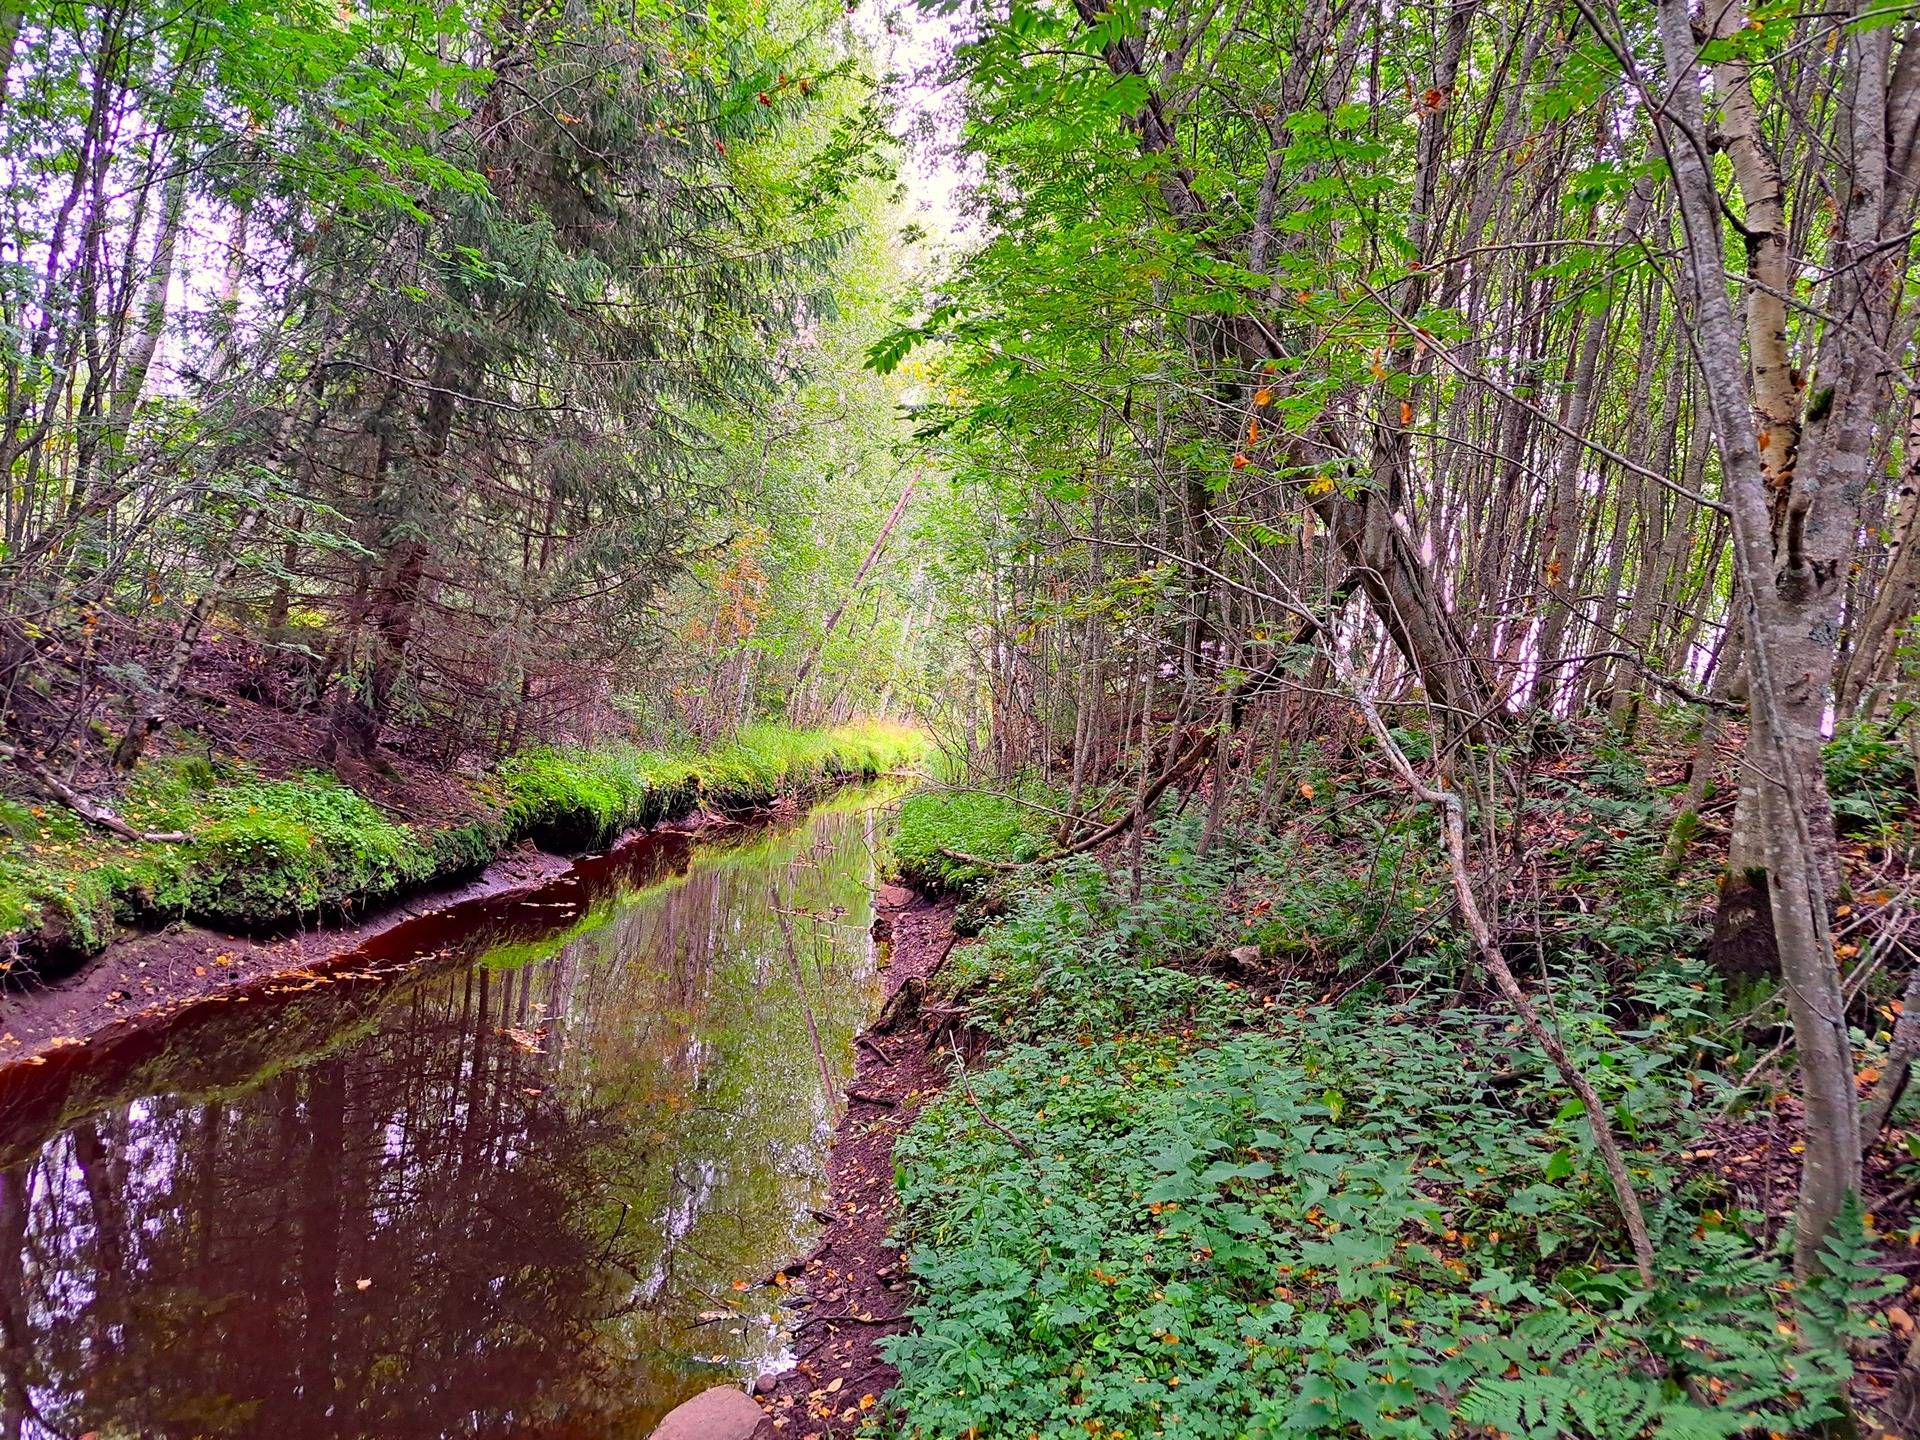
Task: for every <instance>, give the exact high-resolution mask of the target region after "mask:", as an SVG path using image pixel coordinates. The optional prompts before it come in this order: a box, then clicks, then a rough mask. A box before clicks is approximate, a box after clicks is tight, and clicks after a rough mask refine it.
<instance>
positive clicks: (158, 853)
mask: <svg viewBox="0 0 1920 1440" xmlns="http://www.w3.org/2000/svg"><path fill="white" fill-rule="evenodd" d="M921 749H922V742H921V737H920V736H919V734H918V732H915V731H912V730H908V729H904V728H902V727H899V726H894V725H888V724H882V723H862V724H853V725H845V726H840V727H838V728H835V729H829V730H814V731H801V730H790V729H787V728H784V727H782V726H778V725H750V726H747V727H745V728H744V729H743V730H741V732H740V733H739V735H738V736H737V737H736V738H735V739H734V740H733V741H731V742H730V743H728V744H726V745H723V746H720V747H718V748H716V749H712V750H690V749H689V750H669V751H656V750H645V749H641V748H639V747H637V746H631V745H604V746H592V747H564V746H557V747H542V748H540V749H535V750H529V751H526V752H524V753H522V754H519V755H516V756H514V757H512V758H511V759H509V760H508V761H507V762H505V763H504V764H503V765H502V766H501V767H500V769H499V771H498V772H497V773H495V774H494V775H491V776H488V777H485V778H483V779H480V780H476V781H473V782H471V790H472V794H471V803H470V804H469V805H468V806H466V807H465V808H466V810H467V811H468V812H469V815H470V817H471V818H468V819H465V820H463V821H461V822H460V823H456V824H450V825H443V826H430V825H413V824H409V823H406V822H405V821H404V820H402V819H399V818H397V817H395V816H393V815H390V814H388V813H387V812H386V811H384V810H383V809H382V808H381V807H380V806H378V805H376V804H375V803H373V802H372V801H371V800H369V799H367V798H366V797H365V796H363V795H361V794H360V793H359V792H358V791H356V790H354V789H353V788H352V787H350V786H348V785H346V784H344V783H342V782H341V781H340V780H339V779H338V778H337V777H335V776H334V775H332V774H330V773H327V772H325V771H309V772H304V773H300V774H296V775H293V776H289V777H285V778H269V777H267V776H265V775H262V774H261V773H260V772H259V771H258V770H256V769H255V768H253V767H252V766H250V765H248V764H246V763H244V762H241V761H239V760H218V759H209V758H205V757H202V756H178V755H176V756H166V757H157V758H155V759H154V760H152V761H150V762H148V763H147V764H145V765H143V766H142V767H141V768H140V770H139V771H138V772H137V773H136V775H135V776H134V777H133V779H132V781H131V782H130V784H129V786H128V789H127V792H126V795H125V798H124V801H123V804H122V807H121V814H122V816H123V818H124V819H126V820H127V821H128V822H129V823H130V824H132V825H133V826H134V827H136V828H138V829H141V830H149V831H156V832H160V831H170V830H178V831H182V832H184V833H186V834H187V835H188V836H189V837H191V838H190V839H189V840H188V841H186V842H185V843H183V844H163V843H145V842H136V841H122V840H117V839H114V838H112V837H108V836H103V835H102V833H101V832H99V831H98V830H95V829H93V828H91V827H89V826H88V825H86V823H85V822H83V821H82V820H80V819H79V817H77V816H75V815H73V814H72V813H71V812H69V811H67V810H65V809H64V808H62V807H60V806H58V805H53V804H45V805H42V804H27V803H22V802H18V801H13V800H4V801H0V935H3V936H4V937H5V941H6V943H7V944H8V947H9V949H10V950H11V952H12V956H11V957H10V963H16V964H17V963H21V962H20V960H19V958H18V957H19V956H21V955H22V954H23V953H25V954H27V955H38V956H42V957H47V956H52V957H59V956H63V955H64V956H67V957H80V956H85V955H90V954H93V953H95V952H96V951H98V950H99V949H100V948H101V947H102V946H104V945H105V944H107V943H108V941H110V940H111V939H113V938H114V936H115V935H116V934H117V933H119V932H120V931H121V930H123V929H125V928H129V927H135V926H142V925H151V924H154V923H158V922H164V921H168V920H174V919H186V920H192V921H196V922H199V923H202V924H208V925H213V926H217V927H223V928H228V929H237V930H268V929H274V928H277V927H280V926H285V925H291V924H294V923H297V922H301V921H308V920H312V919H315V918H325V917H328V916H333V915H339V914H343V913H345V912H348V911H350V910H352V909H354V908H356V907H359V906H363V905H366V904H368V903H372V902H378V901H380V900H383V899H389V898H391V897H393V896H395V895H398V894H400V893H402V892H405V891H409V890H414V889H419V888H421V887H424V886H428V885H433V884H438V883H441V882H444V881H448V880H452V879H454V878H457V877H460V876H463V875H468V874H471V873H473V872H475V871H477V870H479V869H481V868H482V867H484V866H485V865H486V864H487V863H488V862H489V861H490V860H492V859H493V858H495V857H496V856H498V855H499V854H500V853H501V852H502V851H504V850H506V849H507V848H508V847H510V846H512V845H514V844H517V843H518V842H519V841H521V840H523V839H528V838H531V839H533V840H534V841H536V842H538V843H540V844H542V845H545V846H547V847H549V848H554V849H561V850H572V849H586V848H593V847H596V846H600V845H604V844H606V843H607V842H609V841H611V840H612V839H613V838H614V837H615V836H617V835H619V834H620V833H621V832H622V831H624V830H628V829H631V828H634V827H636V826H641V825H652V824H659V823H661V822H663V821H667V820H672V819H678V818H680V817H682V816H685V815H688V814H692V813H694V812H695V811H697V810H699V809H702V808H706V809H713V810H719V811H737V810H744V809H751V808H754V807H757V806H760V805H764V804H767V803H770V802H772V801H773V800H776V799H778V798H779V797H780V796H782V795H784V794H788V793H792V792H794V791H804V790H807V789H810V788H813V787H816V786H819V785H822V784H827V783H832V782H835V781H840V780H853V779H865V778H871V777H873V776H875V775H879V774H881V773H882V772H884V771H887V770H890V769H893V768H895V767H897V766H900V765H903V764H908V763H911V762H913V761H914V760H916V759H918V757H919V755H920V753H921Z"/></svg>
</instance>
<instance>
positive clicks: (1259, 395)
mask: <svg viewBox="0 0 1920 1440" xmlns="http://www.w3.org/2000/svg"><path fill="white" fill-rule="evenodd" d="M1253 403H1254V404H1256V405H1271V404H1272V403H1273V391H1271V390H1269V389H1268V388H1267V387H1266V386H1264V385H1262V386H1261V387H1260V388H1259V389H1258V390H1256V391H1254V392H1253Z"/></svg>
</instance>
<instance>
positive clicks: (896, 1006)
mask: <svg viewBox="0 0 1920 1440" xmlns="http://www.w3.org/2000/svg"><path fill="white" fill-rule="evenodd" d="M953 912H954V906H953V903H952V902H951V901H945V900H935V899H932V898H929V897H928V896H925V895H922V894H919V893H917V892H915V891H912V890H907V889H904V888H902V887H900V886H895V885H886V886H882V887H881V888H880V890H879V891H878V892H877V893H876V894H875V896H874V913H875V916H876V917H877V918H876V924H878V925H881V926H884V927H887V929H888V930H890V932H891V937H892V944H893V951H892V959H891V962H890V964H889V965H888V969H887V999H886V1003H885V1004H884V1005H883V1006H882V1008H881V1011H880V1015H879V1018H878V1019H877V1020H876V1021H875V1023H874V1025H873V1026H872V1027H870V1028H869V1029H868V1030H866V1031H865V1032H863V1033H862V1034H861V1036H860V1037H859V1039H858V1040H857V1041H856V1043H855V1052H856V1053H855V1057H854V1076H853V1083H852V1084H851V1085H850V1086H849V1087H848V1090H847V1108H846V1113H845V1114H844V1115H842V1117H841V1119H840V1125H839V1128H838V1130H837V1132H836V1134H835V1136H834V1146H833V1159H832V1162H831V1163H830V1165H829V1167H828V1175H827V1179H828V1185H829V1198H828V1200H827V1206H826V1210H825V1211H824V1212H822V1213H823V1214H826V1215H830V1216H831V1217H832V1218H831V1219H830V1220H829V1221H828V1223H827V1227H826V1230H825V1233H824V1234H823V1235H822V1236H821V1239H820V1243H819V1245H818V1246H817V1247H816V1248H815V1249H814V1251H813V1253H812V1255H810V1256H809V1257H808V1258H807V1259H806V1260H805V1261H804V1262H802V1263H800V1264H798V1265H797V1266H796V1267H795V1268H794V1269H793V1270H792V1271H790V1272H788V1278H789V1280H790V1283H792V1284H793V1285H794V1286H795V1287H796V1288H799V1289H801V1291H802V1299H803V1301H804V1310H805V1318H804V1319H803V1320H802V1321H801V1322H800V1325H799V1336H798V1343H797V1347H796V1348H797V1352H798V1356H799V1359H798V1362H797V1363H796V1364H795V1366H794V1368H793V1369H791V1370H788V1371H786V1372H785V1373H784V1374H781V1375H778V1376H770V1377H765V1378H763V1379H762V1381H761V1383H760V1385H759V1387H758V1388H759V1390H760V1391H761V1395H760V1401H761V1405H762V1406H763V1408H764V1409H765V1411H766V1418H765V1419H763V1420H762V1421H761V1424H760V1429H759V1431H758V1432H757V1433H758V1434H759V1435H760V1436H763V1437H765V1436H773V1435H778V1436H781V1437H782V1440H789V1437H791V1440H802V1437H807V1436H813V1437H816V1440H825V1437H828V1436H836V1437H838V1436H850V1435H852V1434H853V1433H854V1432H855V1431H857V1430H858V1429H859V1428H860V1424H861V1422H862V1421H863V1420H864V1419H865V1418H866V1416H867V1414H868V1413H869V1411H870V1410H871V1407H872V1406H873V1405H874V1404H875V1403H876V1402H877V1400H878V1398H879V1397H880V1396H882V1395H884V1394H885V1393H886V1392H887V1390H888V1389H889V1388H890V1387H891V1386H892V1385H893V1383H894V1381H895V1380H896V1379H897V1378H898V1377H897V1375H896V1373H895V1371H894V1368H893V1367H892V1366H891V1365H889V1364H887V1363H886V1362H885V1361H884V1360H883V1359H881V1357H880V1351H879V1342H880V1341H881V1339H882V1338H884V1337H885V1336H888V1335H893V1334H897V1333H899V1332H900V1331H902V1330H905V1329H906V1328H907V1318H906V1311H907V1306H908V1304H909V1303H910V1299H911V1296H910V1292H909V1287H908V1283H907V1273H906V1264H905V1260H904V1257H903V1256H902V1255H901V1254H900V1252H899V1251H897V1250H895V1249H893V1248H892V1247H891V1246H889V1245H888V1244H887V1236H888V1232H889V1231H890V1230H891V1229H892V1228H893V1222H894V1216H895V1212H896V1206H895V1200H894V1191H893V1142H894V1139H895V1137H897V1136H898V1135H899V1134H900V1133H901V1132H902V1131H903V1130H905V1129H906V1128H907V1127H908V1126H909V1125H911V1124H912V1123H913V1120H914V1118H915V1117H916V1116H917V1115H918V1114H919V1113H920V1111H921V1108H922V1107H923V1106H925V1104H926V1103H927V1101H928V1100H930V1099H932V1098H933V1097H934V1096H935V1095H937V1094H939V1093H940V1091H941V1090H942V1089H944V1088H945V1086H946V1083H947V1073H948V1072H947V1066H946V1065H945V1064H944V1063H942V1061H941V1058H940V1056H939V1055H938V1054H937V1053H936V1051H935V1046H936V1045H937V1043H938V1038H937V1034H936V1033H935V1032H934V1031H933V1030H932V1029H930V1028H928V1026H927V1025H926V1024H925V1023H923V1017H922V1015H921V1014H920V1007H919V1005H918V997H919V995H920V994H921V993H922V992H923V990H924V987H925V984H926V981H927V978H928V977H929V976H930V975H931V974H932V973H933V972H934V971H935V970H937V969H938V968H939V967H940V966H941V965H942V964H943V963H945V961H946V959H947V956H948V955H949V954H950V953H951V952H952V950H953V949H954V947H955V945H956V940H955V936H954V930H953ZM958 943H967V942H958ZM863 1402H864V1405H863Z"/></svg>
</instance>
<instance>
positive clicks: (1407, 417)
mask: <svg viewBox="0 0 1920 1440" xmlns="http://www.w3.org/2000/svg"><path fill="white" fill-rule="evenodd" d="M1400 423H1401V424H1402V425H1411V424H1412V423H1413V406H1412V405H1410V404H1408V403H1407V402H1406V401H1405V400H1402V401H1401V402H1400Z"/></svg>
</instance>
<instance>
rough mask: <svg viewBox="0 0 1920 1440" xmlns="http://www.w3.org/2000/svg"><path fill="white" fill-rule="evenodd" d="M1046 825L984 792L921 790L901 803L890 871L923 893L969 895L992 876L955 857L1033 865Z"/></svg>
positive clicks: (1031, 812)
mask: <svg viewBox="0 0 1920 1440" xmlns="http://www.w3.org/2000/svg"><path fill="white" fill-rule="evenodd" d="M1045 821H1046V816H1045V814H1044V813H1043V812H1041V811H1038V810H1035V809H1033V808H1032V807H1031V806H1028V805H1023V804H1021V803H1020V801H1019V800H1017V799H1014V798H1012V797H1009V796H1006V795H999V794H995V793H993V792H991V791H987V790H969V789H941V790H926V791H921V792H919V793H917V794H914V795H909V796H908V797H907V798H906V800H904V801H903V802H902V803H901V806H900V818H899V822H898V824H897V825H896V826H895V828H894V836H893V860H894V867H895V869H896V871H897V872H898V874H899V875H900V877H901V878H902V879H903V880H906V881H908V882H909V883H911V884H914V885H918V886H921V887H922V888H923V889H927V890H937V891H945V892H948V893H952V894H961V895H964V894H971V893H973V892H975V891H977V890H979V889H980V888H981V887H982V886H984V885H985V884H986V882H987V881H989V880H990V879H992V877H993V875H994V873H995V872H994V871H993V870H992V869H991V868H989V867H983V866H980V865H975V864H970V863H969V862H967V861H965V860H961V859H957V858H955V857H956V856H961V855H972V856H977V857H978V858H980V859H983V860H994V861H1020V860H1031V859H1033V858H1034V857H1035V856H1036V855H1040V854H1042V853H1043V852H1044V851H1045V850H1046V848H1047V836H1046V825H1045Z"/></svg>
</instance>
